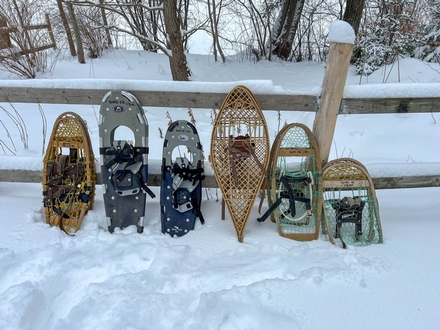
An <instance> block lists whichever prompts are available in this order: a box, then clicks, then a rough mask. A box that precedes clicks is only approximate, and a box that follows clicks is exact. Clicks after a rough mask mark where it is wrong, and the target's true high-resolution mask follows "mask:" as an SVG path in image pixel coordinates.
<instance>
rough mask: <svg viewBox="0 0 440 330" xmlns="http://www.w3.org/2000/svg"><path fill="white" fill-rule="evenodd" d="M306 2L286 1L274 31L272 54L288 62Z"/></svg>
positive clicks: (297, 0)
mask: <svg viewBox="0 0 440 330" xmlns="http://www.w3.org/2000/svg"><path fill="white" fill-rule="evenodd" d="M304 2H305V1H304V0H292V1H290V0H284V1H282V7H281V11H280V13H279V15H278V19H277V20H276V22H275V26H274V29H273V34H272V40H271V47H272V54H273V55H276V56H278V57H279V58H281V59H283V60H288V59H289V57H290V54H291V51H292V46H293V41H294V39H295V34H296V31H297V28H298V24H299V21H300V17H301V12H302V9H303V6H304Z"/></svg>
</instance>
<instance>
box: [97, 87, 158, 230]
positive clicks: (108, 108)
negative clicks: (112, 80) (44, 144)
mask: <svg viewBox="0 0 440 330" xmlns="http://www.w3.org/2000/svg"><path fill="white" fill-rule="evenodd" d="M121 126H124V127H128V128H129V129H130V130H131V131H132V132H133V136H134V139H135V141H128V140H115V131H116V129H117V128H118V127H121ZM99 137H100V154H101V173H102V191H103V195H104V206H105V213H106V216H107V224H108V230H109V231H110V232H113V231H114V229H115V228H116V227H118V228H121V229H123V228H126V227H128V226H131V225H135V226H136V227H137V231H138V232H139V233H141V232H142V231H143V227H144V216H145V204H146V201H145V199H146V194H149V195H150V196H151V197H154V194H153V193H152V192H151V190H150V189H149V188H148V187H147V181H148V121H147V118H146V117H145V113H144V110H143V108H142V105H141V104H140V103H139V101H138V100H137V99H136V97H135V96H134V95H132V94H131V93H129V92H125V91H111V92H108V93H107V94H106V95H105V96H104V98H103V100H102V103H101V108H100V122H99Z"/></svg>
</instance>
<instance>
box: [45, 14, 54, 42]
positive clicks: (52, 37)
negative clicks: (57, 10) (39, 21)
mask: <svg viewBox="0 0 440 330" xmlns="http://www.w3.org/2000/svg"><path fill="white" fill-rule="evenodd" d="M44 17H45V18H46V24H47V32H48V33H49V38H50V41H52V44H53V48H54V49H57V43H56V41H55V36H54V35H53V31H52V25H51V24H50V18H49V14H44Z"/></svg>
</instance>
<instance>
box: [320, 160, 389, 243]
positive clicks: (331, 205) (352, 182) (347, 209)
mask: <svg viewBox="0 0 440 330" xmlns="http://www.w3.org/2000/svg"><path fill="white" fill-rule="evenodd" d="M322 179H323V198H324V219H325V233H326V234H327V235H328V238H329V240H330V242H332V243H333V244H335V239H336V238H339V239H341V242H342V246H343V247H344V248H345V247H346V244H350V245H369V244H372V243H382V242H383V237H382V227H381V223H380V218H379V206H378V202H377V197H376V192H375V190H374V185H373V181H372V179H371V176H370V175H369V173H368V171H367V169H366V168H365V166H364V165H362V164H361V163H360V162H359V161H357V160H355V159H351V158H342V159H335V160H333V161H331V162H329V163H327V164H326V165H325V166H324V168H323V174H322Z"/></svg>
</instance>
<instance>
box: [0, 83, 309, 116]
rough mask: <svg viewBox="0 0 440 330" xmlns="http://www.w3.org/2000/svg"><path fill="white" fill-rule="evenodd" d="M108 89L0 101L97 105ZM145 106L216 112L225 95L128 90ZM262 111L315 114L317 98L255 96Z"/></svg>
mask: <svg viewBox="0 0 440 330" xmlns="http://www.w3.org/2000/svg"><path fill="white" fill-rule="evenodd" d="M108 91H109V89H106V90H103V89H89V90H84V89H75V88H72V89H70V88H39V87H36V88H34V87H0V102H11V103H48V104H88V105H99V104H100V103H101V100H102V98H103V96H104V95H105V94H106V93H107V92H108ZM130 93H132V94H133V95H135V96H136V97H137V98H138V99H139V101H140V102H141V104H142V105H143V106H145V107H171V108H200V109H219V108H220V106H221V105H222V103H223V100H224V99H225V97H226V95H227V93H200V92H174V91H141V90H130ZM254 95H255V97H256V98H257V100H258V102H259V104H260V105H261V107H262V108H263V109H264V110H293V111H314V110H315V101H316V96H314V95H286V94H279V95H278V94H276V95H270V94H254Z"/></svg>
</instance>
